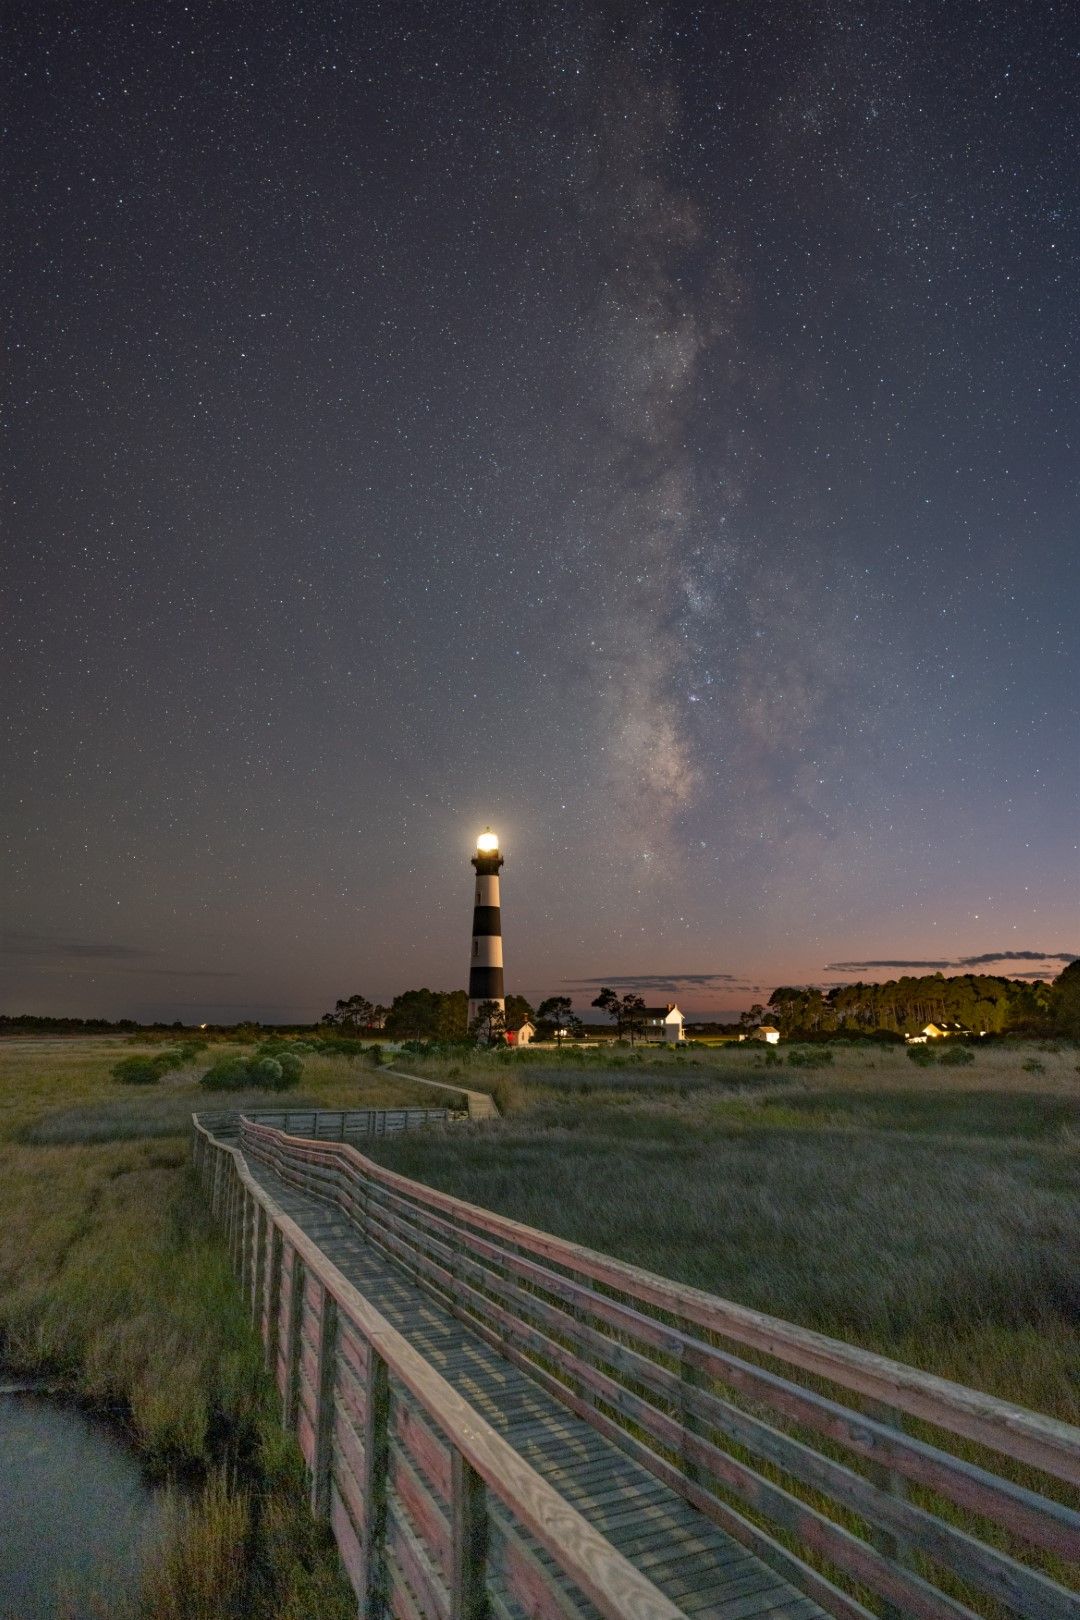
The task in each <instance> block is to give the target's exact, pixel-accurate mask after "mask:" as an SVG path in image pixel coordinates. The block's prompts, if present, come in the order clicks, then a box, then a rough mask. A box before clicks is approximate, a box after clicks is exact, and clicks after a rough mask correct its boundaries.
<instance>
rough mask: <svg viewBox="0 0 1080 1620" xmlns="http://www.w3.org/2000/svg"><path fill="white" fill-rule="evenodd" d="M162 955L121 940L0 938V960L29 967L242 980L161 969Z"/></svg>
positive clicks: (13, 933) (15, 934)
mask: <svg viewBox="0 0 1080 1620" xmlns="http://www.w3.org/2000/svg"><path fill="white" fill-rule="evenodd" d="M160 954H161V953H160V952H159V951H152V950H148V949H147V948H146V947H145V946H143V945H126V944H122V943H120V941H118V940H83V939H64V938H62V937H59V936H56V935H50V934H34V933H29V932H26V931H22V930H16V929H9V930H7V931H5V933H4V934H2V935H0V958H2V959H4V960H6V961H8V962H12V963H15V962H24V963H26V964H27V966H28V967H37V968H40V969H46V970H47V969H50V968H55V969H63V968H65V967H70V966H71V965H72V964H75V963H79V962H95V963H98V964H100V966H101V968H102V969H105V970H110V969H111V971H113V972H116V973H122V972H128V973H132V974H135V975H138V976H139V977H147V976H153V977H155V978H163V979H235V978H237V977H238V976H239V975H238V973H237V972H236V971H235V970H234V969H232V968H181V967H158V966H156V965H155V958H157V957H158V956H160Z"/></svg>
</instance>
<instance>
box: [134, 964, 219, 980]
mask: <svg viewBox="0 0 1080 1620" xmlns="http://www.w3.org/2000/svg"><path fill="white" fill-rule="evenodd" d="M138 972H139V974H140V976H142V975H145V974H148V973H154V974H158V975H159V976H160V977H161V978H163V979H237V978H239V977H240V975H239V973H237V972H236V971H235V970H234V969H233V968H159V967H148V968H139V969H138Z"/></svg>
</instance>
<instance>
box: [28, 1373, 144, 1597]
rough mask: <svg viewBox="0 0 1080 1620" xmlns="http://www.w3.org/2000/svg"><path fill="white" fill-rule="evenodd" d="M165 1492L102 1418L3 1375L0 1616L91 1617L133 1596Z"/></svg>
mask: <svg viewBox="0 0 1080 1620" xmlns="http://www.w3.org/2000/svg"><path fill="white" fill-rule="evenodd" d="M163 1509H164V1496H163V1493H162V1492H161V1491H160V1490H157V1489H155V1488H154V1487H152V1486H149V1485H148V1484H147V1482H146V1480H145V1479H144V1478H143V1475H142V1473H141V1472H140V1469H139V1464H138V1461H137V1459H136V1458H135V1457H134V1455H133V1454H132V1452H131V1451H130V1450H129V1449H128V1447H127V1446H125V1445H124V1444H123V1443H122V1441H121V1440H120V1439H119V1438H118V1437H117V1436H116V1435H115V1434H113V1432H112V1431H111V1430H110V1429H109V1428H108V1427H107V1426H106V1425H105V1424H103V1423H100V1422H97V1421H95V1420H94V1419H93V1418H91V1417H88V1416H87V1415H86V1414H85V1413H84V1412H82V1411H80V1410H79V1408H78V1407H76V1406H72V1405H71V1404H69V1403H67V1402H62V1401H58V1400H55V1399H53V1398H51V1397H50V1396H49V1395H47V1394H46V1393H43V1392H42V1391H41V1390H40V1389H34V1388H33V1386H28V1385H25V1384H18V1383H16V1382H14V1381H13V1380H12V1381H8V1382H4V1381H3V1379H2V1375H0V1617H2V1620H56V1616H57V1615H59V1614H62V1615H64V1616H65V1617H67V1616H71V1617H72V1620H92V1617H94V1616H95V1615H100V1614H101V1613H102V1612H104V1609H105V1608H106V1607H107V1604H106V1605H102V1604H100V1603H99V1605H98V1606H97V1608H96V1609H95V1606H94V1602H93V1598H94V1595H95V1594H97V1595H98V1596H99V1597H101V1596H104V1597H105V1598H106V1599H107V1600H115V1599H116V1598H117V1597H118V1596H121V1595H131V1594H132V1593H133V1592H134V1591H135V1590H136V1589H137V1586H138V1576H139V1571H140V1569H141V1567H142V1564H143V1561H144V1559H145V1557H146V1555H147V1553H148V1552H149V1551H150V1549H151V1548H152V1547H153V1546H154V1544H155V1542H156V1541H157V1538H158V1537H159V1536H160V1534H161V1530H162V1522H163Z"/></svg>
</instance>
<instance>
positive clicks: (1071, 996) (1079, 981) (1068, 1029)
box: [1050, 959, 1080, 1040]
mask: <svg viewBox="0 0 1080 1620" xmlns="http://www.w3.org/2000/svg"><path fill="white" fill-rule="evenodd" d="M1050 1016H1051V1019H1052V1022H1053V1027H1054V1033H1055V1034H1056V1035H1070V1036H1072V1038H1073V1039H1074V1040H1080V959H1078V960H1077V961H1075V962H1070V963H1069V965H1068V967H1066V968H1063V969H1062V971H1061V972H1060V973H1059V974H1058V976H1057V978H1056V979H1055V980H1054V983H1053V986H1052V987H1051V1001H1050Z"/></svg>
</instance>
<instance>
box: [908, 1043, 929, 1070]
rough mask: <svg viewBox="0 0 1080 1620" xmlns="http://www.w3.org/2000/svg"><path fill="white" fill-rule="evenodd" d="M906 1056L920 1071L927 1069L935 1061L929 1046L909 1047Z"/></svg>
mask: <svg viewBox="0 0 1080 1620" xmlns="http://www.w3.org/2000/svg"><path fill="white" fill-rule="evenodd" d="M907 1055H908V1057H909V1058H910V1059H911V1061H912V1063H917V1064H918V1065H919V1068H920V1069H928V1068H929V1067H930V1065H931V1063H934V1062H935V1061H936V1059H935V1057H934V1054H933V1052H932V1051H931V1050H930V1048H929V1046H909V1047H908V1049H907Z"/></svg>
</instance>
